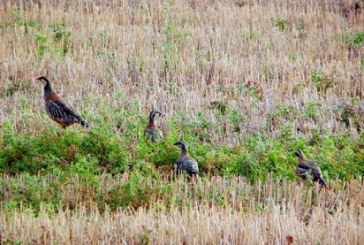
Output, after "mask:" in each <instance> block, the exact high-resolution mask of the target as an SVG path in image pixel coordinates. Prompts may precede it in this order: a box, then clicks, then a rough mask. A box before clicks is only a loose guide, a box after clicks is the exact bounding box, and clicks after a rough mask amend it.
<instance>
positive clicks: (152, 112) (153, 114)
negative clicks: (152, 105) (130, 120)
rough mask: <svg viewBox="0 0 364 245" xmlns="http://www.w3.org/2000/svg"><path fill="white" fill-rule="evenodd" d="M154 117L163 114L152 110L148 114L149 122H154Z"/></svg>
mask: <svg viewBox="0 0 364 245" xmlns="http://www.w3.org/2000/svg"><path fill="white" fill-rule="evenodd" d="M156 115H159V116H163V113H162V112H160V111H158V110H152V111H151V112H150V114H149V120H150V121H154V118H155V116H156Z"/></svg>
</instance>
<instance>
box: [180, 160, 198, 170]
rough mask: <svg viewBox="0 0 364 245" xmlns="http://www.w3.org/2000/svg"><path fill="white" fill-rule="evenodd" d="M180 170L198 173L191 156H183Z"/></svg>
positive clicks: (195, 162)
mask: <svg viewBox="0 0 364 245" xmlns="http://www.w3.org/2000/svg"><path fill="white" fill-rule="evenodd" d="M182 170H185V171H187V172H188V173H189V174H198V164H197V161H196V160H195V159H193V158H185V159H184V161H183V166H182Z"/></svg>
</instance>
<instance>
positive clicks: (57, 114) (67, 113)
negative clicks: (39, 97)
mask: <svg viewBox="0 0 364 245" xmlns="http://www.w3.org/2000/svg"><path fill="white" fill-rule="evenodd" d="M46 110H47V113H48V114H49V115H50V116H51V117H53V118H57V119H60V120H62V121H64V122H70V123H72V122H80V121H82V118H81V117H80V115H79V114H78V113H77V112H76V111H75V110H74V109H73V108H72V107H70V106H69V105H67V104H66V103H64V102H63V101H61V100H56V101H54V100H48V101H46Z"/></svg>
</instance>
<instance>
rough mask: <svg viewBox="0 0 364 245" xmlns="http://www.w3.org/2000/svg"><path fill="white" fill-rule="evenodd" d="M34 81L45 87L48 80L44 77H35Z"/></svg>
mask: <svg viewBox="0 0 364 245" xmlns="http://www.w3.org/2000/svg"><path fill="white" fill-rule="evenodd" d="M35 80H37V81H40V82H42V83H43V85H44V86H46V85H47V84H49V80H48V78H47V77H45V76H40V77H37V78H36V79H35Z"/></svg>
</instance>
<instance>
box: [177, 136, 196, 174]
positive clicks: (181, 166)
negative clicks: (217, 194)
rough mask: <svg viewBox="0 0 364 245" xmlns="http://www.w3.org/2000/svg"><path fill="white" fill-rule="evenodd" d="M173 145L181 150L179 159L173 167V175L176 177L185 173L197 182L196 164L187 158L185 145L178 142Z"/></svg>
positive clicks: (182, 142)
mask: <svg viewBox="0 0 364 245" xmlns="http://www.w3.org/2000/svg"><path fill="white" fill-rule="evenodd" d="M174 145H175V146H178V147H179V148H181V157H180V158H178V160H177V161H176V163H175V165H174V171H175V174H177V175H178V174H181V173H182V172H184V171H186V172H187V173H188V174H189V175H190V176H192V177H195V178H196V180H198V179H199V176H198V172H199V169H198V163H197V161H196V160H195V159H193V158H192V157H189V156H188V151H187V144H186V143H185V142H184V141H181V140H180V141H177V142H176V143H174Z"/></svg>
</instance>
